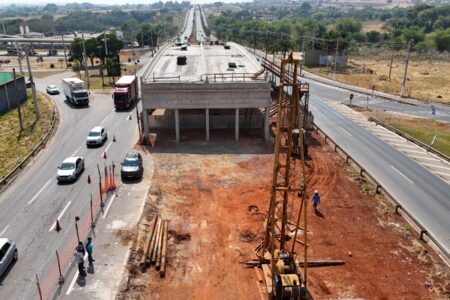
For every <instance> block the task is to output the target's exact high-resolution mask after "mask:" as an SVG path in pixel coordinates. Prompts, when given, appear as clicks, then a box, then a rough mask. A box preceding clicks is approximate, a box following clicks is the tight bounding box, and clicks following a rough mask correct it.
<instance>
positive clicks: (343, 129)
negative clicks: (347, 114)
mask: <svg viewBox="0 0 450 300" xmlns="http://www.w3.org/2000/svg"><path fill="white" fill-rule="evenodd" d="M341 129H342V130H343V131H345V133H346V134H348V135H349V136H353V135H352V134H351V133H350V132H348V131H347V130H345V129H344V128H342V127H341Z"/></svg>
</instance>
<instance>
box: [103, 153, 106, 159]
mask: <svg viewBox="0 0 450 300" xmlns="http://www.w3.org/2000/svg"><path fill="white" fill-rule="evenodd" d="M103 158H104V159H106V151H105V152H103Z"/></svg>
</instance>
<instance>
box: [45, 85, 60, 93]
mask: <svg viewBox="0 0 450 300" xmlns="http://www.w3.org/2000/svg"><path fill="white" fill-rule="evenodd" d="M46 90H47V94H49V95H59V89H58V87H57V86H56V85H47V88H46Z"/></svg>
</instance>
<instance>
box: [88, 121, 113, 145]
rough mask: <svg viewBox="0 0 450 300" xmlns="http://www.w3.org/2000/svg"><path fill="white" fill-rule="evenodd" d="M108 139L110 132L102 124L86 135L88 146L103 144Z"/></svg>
mask: <svg viewBox="0 0 450 300" xmlns="http://www.w3.org/2000/svg"><path fill="white" fill-rule="evenodd" d="M107 139H108V134H107V133H106V130H105V128H104V127H102V126H95V127H94V128H92V129H91V131H89V133H88V135H87V137H86V146H88V147H89V146H99V145H100V146H101V145H103V144H104V143H105V142H106V140H107Z"/></svg>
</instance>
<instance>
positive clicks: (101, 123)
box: [100, 115, 111, 125]
mask: <svg viewBox="0 0 450 300" xmlns="http://www.w3.org/2000/svg"><path fill="white" fill-rule="evenodd" d="M110 116H111V115H107V116H106V117H105V118H104V119H103V120H102V121H101V122H100V125H103V123H104V122H105V121H106V120H107V119H108V118H109V117H110Z"/></svg>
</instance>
